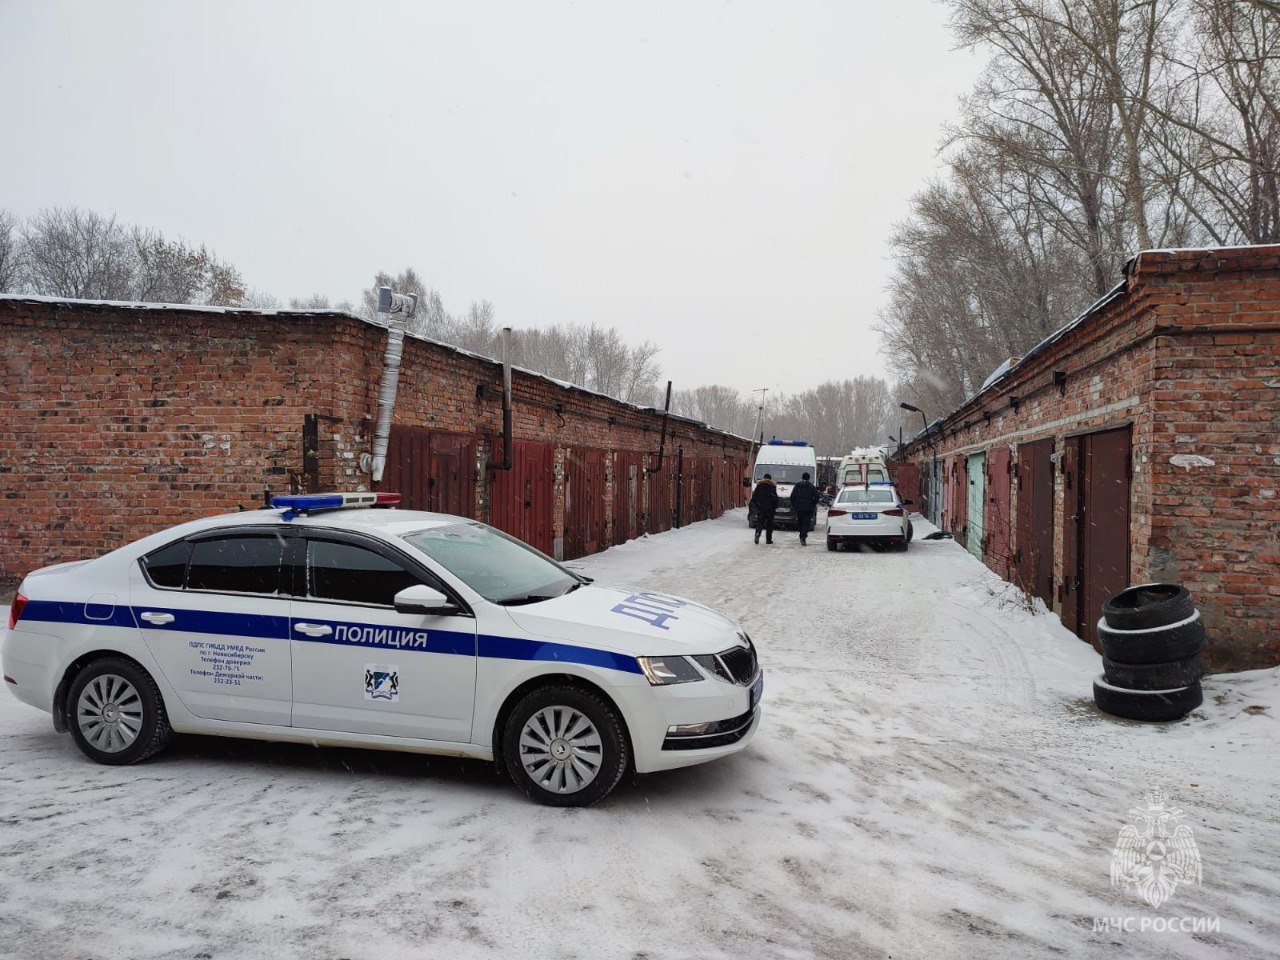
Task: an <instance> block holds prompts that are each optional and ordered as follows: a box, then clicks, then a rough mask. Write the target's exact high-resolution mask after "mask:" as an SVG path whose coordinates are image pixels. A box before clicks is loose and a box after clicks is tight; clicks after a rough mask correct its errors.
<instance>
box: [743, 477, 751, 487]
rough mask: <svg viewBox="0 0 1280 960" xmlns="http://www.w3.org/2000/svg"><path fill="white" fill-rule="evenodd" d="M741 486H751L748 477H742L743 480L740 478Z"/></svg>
mask: <svg viewBox="0 0 1280 960" xmlns="http://www.w3.org/2000/svg"><path fill="white" fill-rule="evenodd" d="M742 485H743V486H744V487H749V486H751V478H750V477H743V478H742Z"/></svg>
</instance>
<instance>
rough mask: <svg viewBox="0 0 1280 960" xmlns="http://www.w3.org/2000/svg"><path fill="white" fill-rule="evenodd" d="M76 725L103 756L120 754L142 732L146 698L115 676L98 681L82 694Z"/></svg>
mask: <svg viewBox="0 0 1280 960" xmlns="http://www.w3.org/2000/svg"><path fill="white" fill-rule="evenodd" d="M76 724H77V726H79V728H80V732H81V733H82V734H83V735H84V738H85V740H87V741H88V742H89V744H90V745H91V746H92V747H94V748H95V749H97V750H101V751H102V752H103V753H119V752H120V751H121V750H125V749H127V748H128V747H129V746H131V745H132V744H133V742H134V741H135V740H137V739H138V734H139V733H141V732H142V697H141V696H139V694H138V690H137V688H136V687H134V685H133V684H132V683H130V682H129V681H128V680H126V679H125V678H124V677H121V676H119V675H117V674H114V673H104V674H103V675H102V676H99V677H94V678H93V679H92V680H90V681H89V682H88V683H87V684H85V688H84V689H83V690H82V691H80V699H79V701H78V702H77V703H76Z"/></svg>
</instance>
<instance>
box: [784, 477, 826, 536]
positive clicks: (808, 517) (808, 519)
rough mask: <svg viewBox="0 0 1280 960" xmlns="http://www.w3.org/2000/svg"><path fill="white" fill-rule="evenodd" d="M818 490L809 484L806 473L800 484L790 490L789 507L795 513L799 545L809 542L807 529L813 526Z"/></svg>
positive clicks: (818, 495)
mask: <svg viewBox="0 0 1280 960" xmlns="http://www.w3.org/2000/svg"><path fill="white" fill-rule="evenodd" d="M820 496H821V494H819V493H818V488H817V487H815V486H814V485H813V484H812V483H810V482H809V475H808V474H807V473H806V474H804V475H803V476H802V477H801V478H800V482H799V483H797V484H796V485H795V486H794V487H792V488H791V506H792V508H793V509H794V510H795V512H796V522H797V523H798V524H799V527H800V545H801V546H804V545H805V544H807V543H808V542H809V539H808V538H809V528H810V527H811V526H813V515H814V514H815V513H816V512H817V510H818V498H819V497H820Z"/></svg>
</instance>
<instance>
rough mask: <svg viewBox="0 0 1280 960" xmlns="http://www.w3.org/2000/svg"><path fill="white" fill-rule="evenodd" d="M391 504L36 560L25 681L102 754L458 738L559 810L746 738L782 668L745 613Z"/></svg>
mask: <svg viewBox="0 0 1280 960" xmlns="http://www.w3.org/2000/svg"><path fill="white" fill-rule="evenodd" d="M392 497H394V495H388V494H377V495H372V494H364V495H351V494H348V495H343V494H331V495H313V496H309V497H308V496H299V497H289V498H277V500H276V501H275V502H274V505H278V506H281V507H284V508H286V509H284V510H283V511H282V510H280V509H273V510H261V511H251V512H246V513H238V514H233V515H229V516H221V517H214V518H210V519H205V520H197V521H194V522H192V523H187V524H184V525H182V526H178V527H174V528H172V529H170V530H166V531H164V532H162V533H157V534H154V535H152V536H149V537H146V538H144V539H142V540H139V541H137V542H136V543H133V544H131V545H129V546H126V547H122V548H120V549H119V550H116V551H114V552H112V553H109V554H107V555H105V556H102V557H99V558H98V559H96V560H89V561H80V562H77V563H68V564H60V565H58V566H54V567H48V568H45V569H43V570H37V571H36V572H34V573H32V574H30V575H29V576H28V577H27V578H26V579H25V580H24V581H23V582H22V585H21V586H20V588H19V591H18V595H17V597H15V599H14V602H13V608H12V611H11V613H10V618H9V629H8V631H7V633H6V634H5V636H4V642H3V654H4V655H3V667H4V679H5V681H6V684H7V686H8V687H9V689H10V690H11V691H13V693H14V694H15V695H16V696H17V697H18V698H19V699H20V700H22V701H24V702H26V703H29V704H31V705H33V706H36V707H39V708H40V709H42V710H46V711H49V712H51V713H52V714H53V719H54V726H55V727H56V728H57V729H58V730H61V731H65V730H68V729H69V730H70V731H71V734H72V736H73V737H74V739H75V742H76V744H77V745H78V746H79V747H80V749H81V750H82V751H83V752H84V753H85V754H87V755H88V756H89V757H90V758H92V759H93V760H96V761H98V762H99V763H108V764H126V763H134V762H136V761H139V760H143V759H145V758H147V757H148V756H150V755H152V754H153V753H155V752H156V751H158V750H160V749H161V748H162V747H164V745H165V744H166V743H167V742H168V740H169V737H170V735H171V733H172V732H173V731H177V732H180V733H201V734H215V735H222V736H234V737H252V738H257V739H264V740H290V741H297V742H302V743H312V744H327V745H347V746H361V747H373V748H383V749H391V750H407V751H417V752H421V753H445V754H451V755H455V756H465V757H474V758H478V759H485V760H494V761H497V762H498V763H499V764H500V765H501V766H502V767H504V768H505V769H506V770H507V771H508V772H509V773H510V775H511V777H512V779H513V780H515V782H516V783H517V785H519V786H520V788H521V789H523V790H524V791H525V793H527V794H528V795H529V796H531V797H533V798H534V799H535V800H538V801H540V802H543V803H548V804H553V805H558V806H581V805H585V804H589V803H593V802H595V801H596V800H599V799H601V798H602V797H604V796H605V795H607V794H608V793H609V792H610V791H611V790H612V789H613V787H614V786H615V785H616V784H617V782H618V780H619V779H620V778H621V777H622V775H623V773H624V772H625V771H626V770H627V769H628V767H630V768H633V769H635V770H636V771H638V772H640V773H645V772H649V771H654V770H665V769H670V768H672V767H681V766H688V765H691V764H696V763H702V762H704V761H707V760H714V759H716V758H718V757H722V756H725V755H727V754H730V753H734V752H735V751H738V750H741V749H743V747H745V746H746V745H747V742H748V741H749V740H750V738H751V736H752V734H753V733H754V732H755V730H756V727H757V726H758V724H759V720H760V707H759V701H760V695H761V690H762V687H763V672H762V671H761V669H760V667H759V665H758V663H757V659H756V652H755V648H754V647H753V646H752V643H751V641H750V640H749V639H748V637H747V635H746V634H745V633H743V632H742V630H740V629H739V628H738V627H737V626H736V625H734V624H733V623H732V622H730V621H729V620H726V619H725V618H724V617H722V616H720V615H719V614H717V613H715V612H713V611H712V610H710V609H708V608H706V607H703V606H701V605H699V604H696V603H692V602H690V601H687V600H682V599H680V598H678V597H672V596H667V595H665V594H659V593H653V592H649V591H643V590H627V589H618V588H613V587H605V586H601V585H598V584H595V583H592V582H591V580H590V579H589V578H586V577H582V576H580V575H577V574H574V573H571V572H570V571H568V570H566V569H565V568H564V567H562V566H560V565H559V564H557V563H556V562H555V561H553V560H551V559H550V558H548V557H546V556H544V555H543V554H541V553H539V552H537V551H536V550H534V549H532V548H530V547H528V546H526V545H525V544H523V543H521V542H519V541H518V540H515V539H513V538H511V537H508V536H507V535H506V534H504V533H501V532H499V531H497V530H494V529H493V528H491V527H488V526H485V525H484V524H481V523H477V522H475V521H473V520H466V519H463V518H460V517H452V516H446V515H442V514H433V513H419V512H416V511H402V510H377V509H374V510H359V509H348V508H347V507H348V506H349V505H351V504H352V503H357V504H358V503H366V502H368V501H370V500H373V499H375V498H382V499H385V500H390V499H391V498H392ZM396 499H397V500H398V498H396ZM325 505H328V506H327V507H326V506H325Z"/></svg>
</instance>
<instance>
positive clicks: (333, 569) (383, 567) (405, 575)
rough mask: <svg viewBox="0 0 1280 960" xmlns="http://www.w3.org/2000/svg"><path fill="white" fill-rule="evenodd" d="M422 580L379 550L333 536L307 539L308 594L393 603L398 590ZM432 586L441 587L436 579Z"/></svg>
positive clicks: (386, 605) (341, 599)
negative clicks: (336, 539)
mask: <svg viewBox="0 0 1280 960" xmlns="http://www.w3.org/2000/svg"><path fill="white" fill-rule="evenodd" d="M422 582H423V580H422V578H421V577H418V576H417V575H415V574H412V573H410V572H409V571H408V570H406V569H405V568H404V567H402V566H401V565H400V564H398V563H396V561H394V560H392V559H390V558H388V557H384V556H383V555H382V554H380V553H378V552H377V551H374V550H368V549H366V548H364V547H358V546H356V545H355V544H351V543H338V542H336V541H332V540H308V541H307V595H308V596H310V597H314V598H315V599H317V600H337V601H341V602H343V603H372V604H377V605H379V606H384V607H390V606H394V605H395V596H396V594H397V593H399V592H400V591H401V590H403V589H404V588H405V587H412V586H415V585H416V584H419V583H422ZM428 586H432V587H436V588H437V589H439V587H438V585H437V584H435V583H429V584H428Z"/></svg>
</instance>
